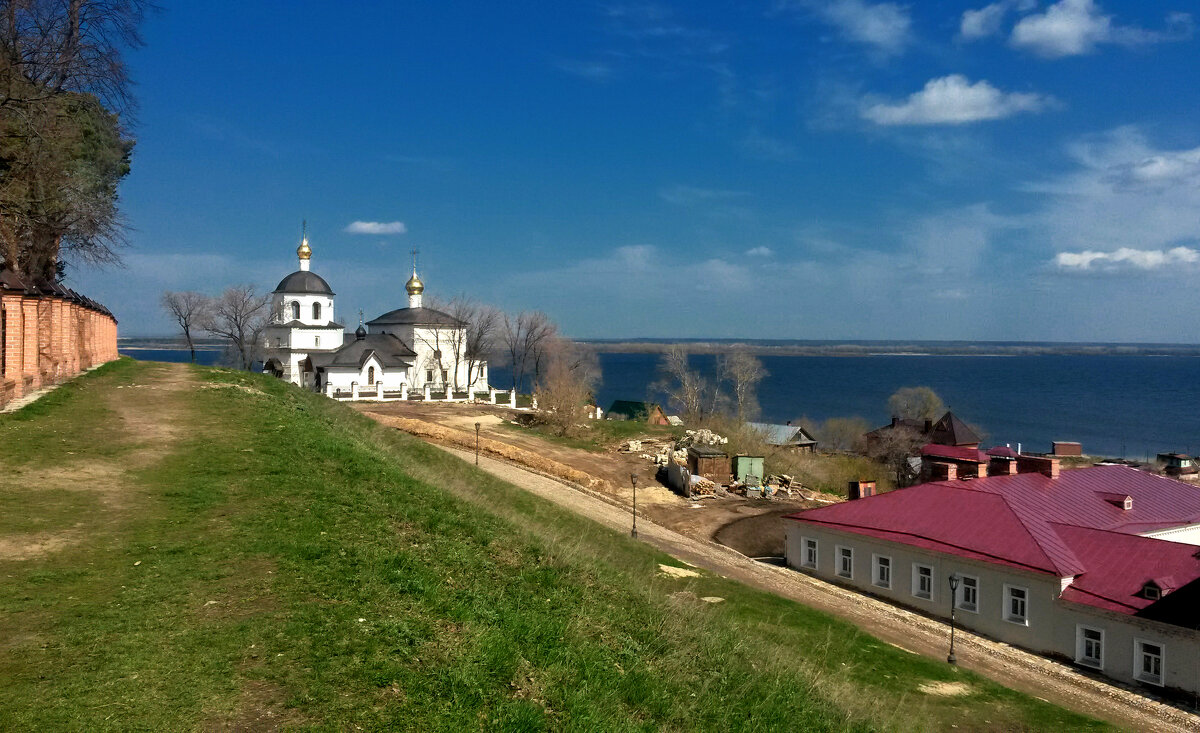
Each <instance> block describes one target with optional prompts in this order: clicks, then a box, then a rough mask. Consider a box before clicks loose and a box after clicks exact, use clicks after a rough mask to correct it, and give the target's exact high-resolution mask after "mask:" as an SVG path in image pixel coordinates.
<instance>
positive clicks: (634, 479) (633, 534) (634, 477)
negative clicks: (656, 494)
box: [629, 473, 638, 540]
mask: <svg viewBox="0 0 1200 733" xmlns="http://www.w3.org/2000/svg"><path fill="white" fill-rule="evenodd" d="M637 478H638V477H637V474H636V473H631V474H629V481H630V483H632V484H633V531H631V532H630V533H629V536H630V537H632V538H634V539H635V540H636V539H637Z"/></svg>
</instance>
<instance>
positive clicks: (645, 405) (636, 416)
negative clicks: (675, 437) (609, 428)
mask: <svg viewBox="0 0 1200 733" xmlns="http://www.w3.org/2000/svg"><path fill="white" fill-rule="evenodd" d="M608 419H609V420H632V421H633V422H641V423H646V424H647V425H670V422H668V420H667V413H665V412H663V409H662V407H659V406H658V404H656V403H654V402H635V401H633V400H616V401H615V402H613V403H612V406H611V407H609V408H608Z"/></svg>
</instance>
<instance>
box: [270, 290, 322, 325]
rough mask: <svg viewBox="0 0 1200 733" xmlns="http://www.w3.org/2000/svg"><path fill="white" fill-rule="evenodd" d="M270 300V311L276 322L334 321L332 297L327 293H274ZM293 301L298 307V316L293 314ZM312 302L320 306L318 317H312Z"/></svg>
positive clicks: (318, 323) (320, 323) (315, 322)
mask: <svg viewBox="0 0 1200 733" xmlns="http://www.w3.org/2000/svg"><path fill="white" fill-rule="evenodd" d="M271 300H272V302H271V313H272V316H273V318H274V319H275V321H276V322H277V323H288V322H290V321H294V320H296V321H300V322H301V323H303V324H305V325H310V326H324V325H325V324H327V323H332V322H333V321H334V313H333V298H332V297H330V296H328V295H311V294H295V295H292V294H288V293H275V295H274V296H273V297H272V299H271ZM293 303H295V304H298V305H299V307H300V308H299V310H300V317H299V318H295V317H294V316H293V313H294V309H293V307H292V304H293ZM313 304H318V305H320V306H321V316H320V318H313Z"/></svg>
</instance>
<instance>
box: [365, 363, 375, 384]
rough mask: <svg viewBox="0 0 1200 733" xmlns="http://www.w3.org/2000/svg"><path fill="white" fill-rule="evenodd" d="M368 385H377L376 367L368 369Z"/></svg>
mask: <svg viewBox="0 0 1200 733" xmlns="http://www.w3.org/2000/svg"><path fill="white" fill-rule="evenodd" d="M367 384H368V385H374V384H375V367H367Z"/></svg>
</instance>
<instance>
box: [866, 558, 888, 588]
mask: <svg viewBox="0 0 1200 733" xmlns="http://www.w3.org/2000/svg"><path fill="white" fill-rule="evenodd" d="M872 557H873V559H874V560H875V573H874V577H873V578H872V579H871V582H872V583H873V584H874V585H877V586H879V587H880V588H891V587H892V558H890V557H884V556H883V555H873V556H872Z"/></svg>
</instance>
